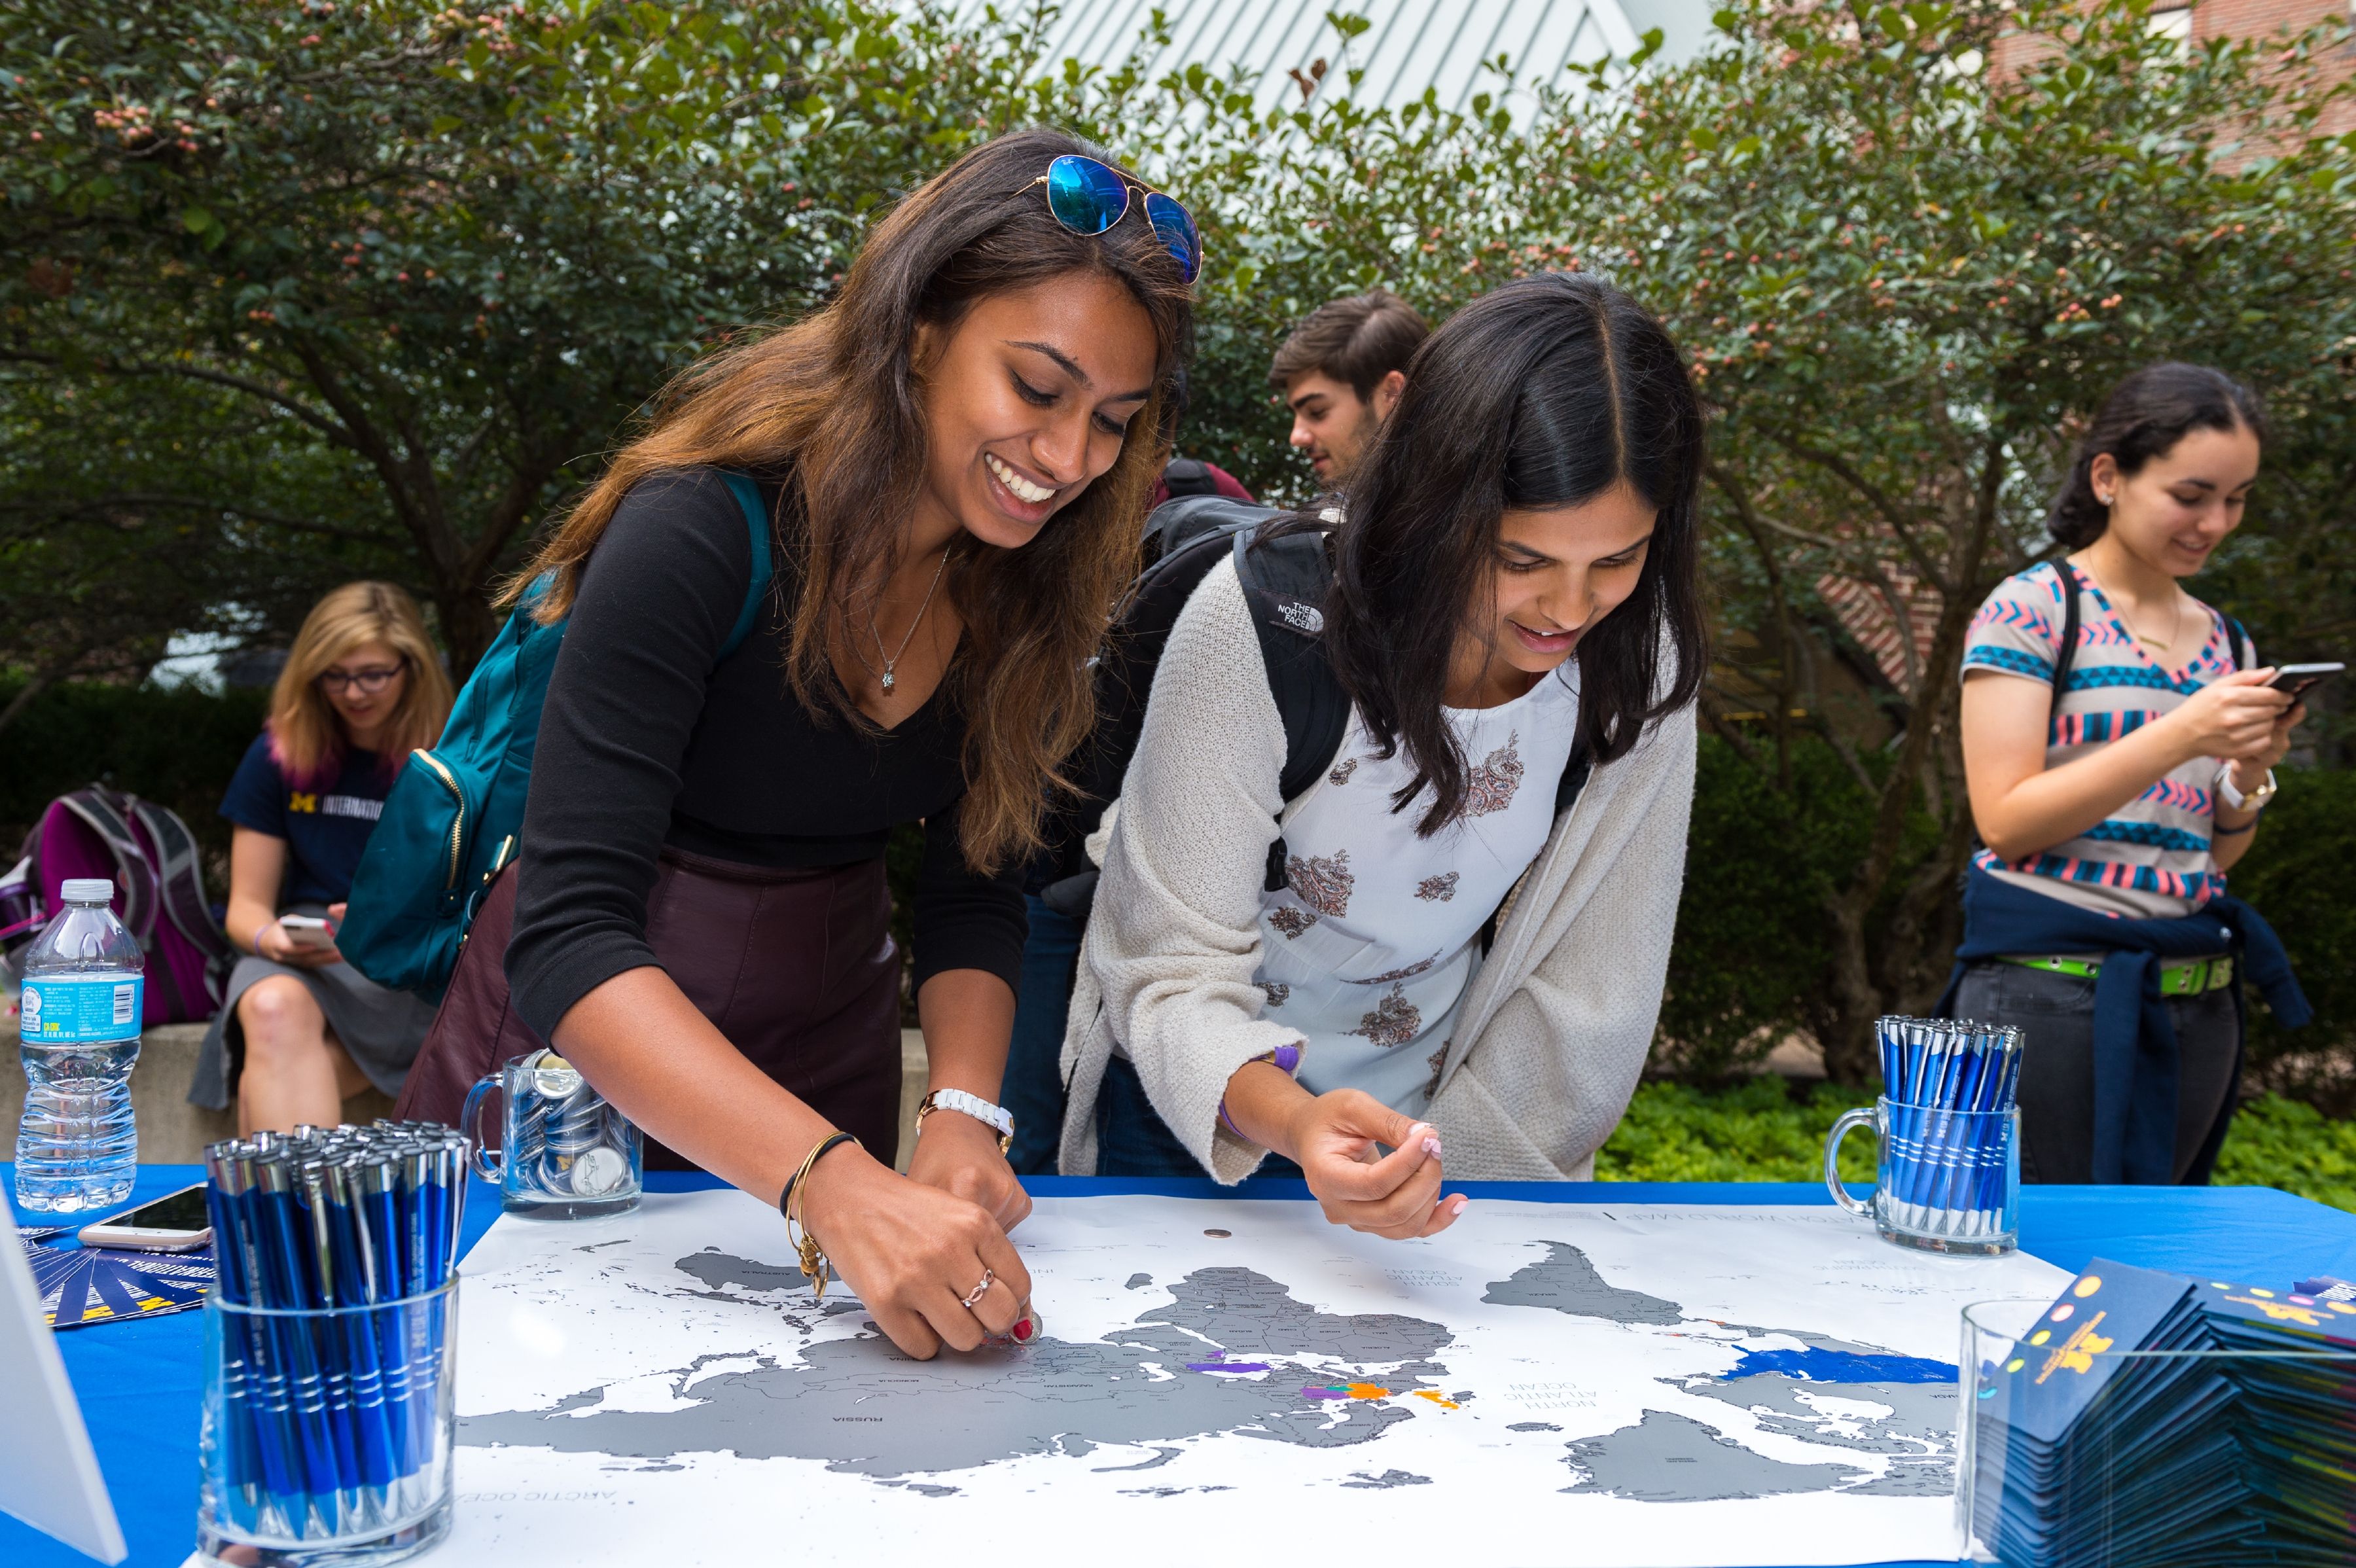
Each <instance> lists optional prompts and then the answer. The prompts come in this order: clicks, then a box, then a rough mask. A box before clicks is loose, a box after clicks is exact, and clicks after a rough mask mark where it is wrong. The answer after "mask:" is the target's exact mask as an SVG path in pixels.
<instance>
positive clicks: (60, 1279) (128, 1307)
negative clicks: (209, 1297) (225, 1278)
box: [25, 1231, 213, 1328]
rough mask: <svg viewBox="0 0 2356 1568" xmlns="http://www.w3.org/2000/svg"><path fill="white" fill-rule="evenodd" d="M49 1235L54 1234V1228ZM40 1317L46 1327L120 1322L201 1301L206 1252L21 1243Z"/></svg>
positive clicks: (209, 1277) (208, 1271)
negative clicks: (39, 1308) (147, 1250)
mask: <svg viewBox="0 0 2356 1568" xmlns="http://www.w3.org/2000/svg"><path fill="white" fill-rule="evenodd" d="M51 1234H55V1232H54V1231H52V1232H51ZM25 1261H26V1262H28V1263H30V1264H31V1265H32V1266H33V1286H34V1288H35V1289H36V1290H37V1291H39V1292H40V1294H41V1315H42V1316H44V1317H46V1318H47V1319H48V1324H49V1326H50V1327H52V1328H80V1327H82V1326H85V1325H88V1324H92V1323H124V1322H128V1321H130V1320H131V1319H133V1318H138V1317H158V1316H162V1315H163V1314H165V1313H167V1312H185V1311H187V1309H188V1308H189V1307H192V1306H201V1305H204V1300H205V1292H206V1290H207V1289H208V1288H209V1287H210V1285H211V1284H212V1283H213V1258H212V1254H211V1253H210V1252H135V1251H130V1250H128V1249H125V1248H118V1247H44V1246H37V1245H33V1244H30V1243H27V1246H26V1248H25Z"/></svg>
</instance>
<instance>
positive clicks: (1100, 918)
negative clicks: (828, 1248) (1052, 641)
mask: <svg viewBox="0 0 2356 1568" xmlns="http://www.w3.org/2000/svg"><path fill="white" fill-rule="evenodd" d="M1283 767H1284V725H1283V721H1282V719H1281V718H1280V716H1279V715H1278V714H1277V711H1276V700H1275V698H1274V697H1272V696H1271V695H1270V694H1269V687H1268V679H1267V675H1266V667H1265V665H1264V664H1263V662H1262V660H1261V656H1260V650H1259V639H1258V632H1257V631H1256V630H1255V629H1254V628H1253V625H1252V618H1251V613H1250V610H1249V609H1248V607H1247V606H1246V604H1245V601H1244V595H1243V588H1242V585H1240V584H1239V583H1238V582H1237V577H1236V572H1235V564H1234V561H1233V560H1232V558H1230V559H1226V560H1223V561H1221V562H1220V563H1219V564H1218V565H1216V566H1215V567H1213V568H1212V570H1211V574H1210V575H1209V576H1207V577H1205V579H1204V581H1203V584H1202V585H1201V586H1200V587H1198V588H1197V589H1196V590H1195V591H1194V596H1193V597H1192V598H1191V599H1189V600H1188V602H1187V605H1186V607H1185V609H1184V610H1183V612H1182V613H1181V614H1180V616H1179V618H1178V621H1177V624H1176V626H1175V627H1173V628H1172V630H1171V634H1170V640H1169V643H1168V645H1167V646H1166V648H1165V649H1164V650H1163V653H1162V662H1161V665H1160V668H1159V669H1158V670H1157V671H1156V672H1155V675H1154V678H1153V695H1152V701H1151V703H1150V704H1149V706H1148V707H1147V709H1146V714H1145V728H1144V732H1143V734H1142V736H1141V737H1140V739H1139V742H1138V747H1137V754H1136V756H1135V757H1133V758H1132V759H1131V760H1130V767H1129V773H1128V776H1127V777H1126V779H1124V780H1123V782H1122V785H1121V794H1120V800H1119V801H1118V802H1116V808H1115V810H1114V811H1113V812H1112V813H1111V815H1110V817H1109V819H1108V824H1107V829H1106V830H1105V831H1104V832H1101V833H1100V834H1099V838H1098V841H1092V843H1091V848H1092V849H1094V848H1096V845H1097V843H1099V842H1100V843H1102V846H1103V847H1102V849H1101V852H1100V854H1099V858H1100V859H1101V861H1102V863H1103V866H1104V875H1103V877H1102V879H1101V880H1100V882H1099V883H1098V887H1097V895H1096V907H1095V910H1094V912H1093V914H1092V915H1091V917H1090V918H1089V921H1088V928H1087V935H1086V937H1085V938H1084V939H1083V940H1082V942H1081V947H1080V958H1081V961H1080V964H1079V972H1078V977H1077V981H1076V984H1075V986H1074V988H1073V993H1072V1008H1071V1015H1070V1019H1069V1022H1068V1023H1067V1024H1066V1030H1065V1035H1064V1049H1063V1060H1062V1066H1063V1073H1064V1080H1065V1084H1066V1089H1067V1090H1068V1095H1069V1101H1068V1103H1069V1108H1068V1110H1067V1111H1066V1113H1065V1117H1064V1136H1063V1144H1062V1148H1061V1150H1060V1151H1059V1157H1058V1165H1059V1168H1060V1169H1062V1171H1063V1172H1064V1173H1065V1174H1066V1175H1088V1174H1091V1173H1093V1172H1094V1171H1095V1170H1096V1168H1097V1125H1096V1106H1097V1095H1098V1088H1099V1087H1100V1086H1101V1084H1102V1083H1103V1081H1104V1074H1105V1064H1106V1063H1107V1061H1108V1060H1109V1059H1110V1058H1111V1055H1112V1051H1113V1044H1114V1042H1115V1040H1119V1042H1120V1043H1121V1045H1122V1046H1123V1047H1125V1049H1126V1051H1127V1054H1128V1056H1129V1058H1130V1060H1131V1061H1132V1062H1133V1063H1134V1064H1135V1065H1136V1068H1137V1071H1138V1076H1139V1077H1140V1078H1141V1079H1142V1080H1143V1082H1144V1085H1145V1090H1146V1093H1147V1095H1148V1096H1149V1097H1150V1098H1151V1100H1152V1102H1153V1106H1154V1109H1155V1110H1157V1111H1159V1112H1161V1113H1162V1119H1163V1120H1164V1121H1165V1122H1168V1123H1169V1124H1170V1126H1171V1128H1172V1129H1173V1131H1174V1132H1175V1133H1176V1134H1177V1136H1178V1138H1179V1141H1180V1142H1182V1143H1183V1144H1185V1145H1186V1147H1187V1148H1188V1149H1189V1150H1191V1151H1192V1152H1193V1154H1194V1156H1195V1158H1197V1159H1199V1160H1201V1161H1202V1162H1203V1163H1204V1165H1205V1167H1207V1168H1208V1169H1209V1170H1210V1172H1211V1174H1212V1175H1213V1176H1216V1177H1217V1178H1218V1179H1219V1180H1220V1181H1222V1182H1228V1183H1233V1182H1237V1181H1241V1180H1242V1179H1243V1178H1244V1177H1246V1176H1249V1175H1250V1174H1251V1173H1252V1171H1253V1169H1254V1168H1255V1167H1257V1166H1258V1165H1259V1163H1260V1161H1261V1160H1262V1159H1263V1158H1265V1157H1266V1155H1267V1153H1268V1151H1266V1150H1265V1149H1262V1148H1260V1147H1259V1146H1258V1144H1251V1143H1248V1142H1246V1141H1245V1140H1244V1139H1241V1138H1238V1137H1237V1136H1236V1134H1235V1133H1231V1132H1229V1131H1228V1130H1227V1129H1226V1127H1224V1126H1221V1125H1220V1124H1219V1122H1218V1107H1219V1098H1220V1096H1221V1094H1222V1093H1224V1092H1225V1090H1226V1083H1227V1079H1228V1078H1229V1077H1230V1076H1232V1075H1233V1074H1234V1072H1235V1071H1236V1069H1237V1068H1239V1067H1241V1066H1242V1065H1243V1064H1244V1063H1246V1062H1248V1061H1249V1060H1251V1059H1252V1058H1255V1057H1258V1056H1262V1055H1264V1054H1266V1053H1267V1052H1269V1051H1270V1050H1272V1049H1274V1048H1275V1047H1277V1046H1278V1045H1280V1044H1282V1043H1285V1042H1287V1041H1290V1040H1296V1039H1298V1038H1299V1037H1300V1036H1299V1033H1298V1032H1297V1031H1295V1030H1292V1029H1289V1028H1286V1027H1285V1026H1282V1025H1280V1024H1275V1023H1270V1022H1268V1021H1266V1020H1264V1019H1262V1018H1261V1017H1260V1015H1259V1014H1260V1008H1261V1005H1262V1003H1263V1001H1264V1000H1265V999H1264V997H1263V996H1262V994H1261V993H1260V989H1259V987H1258V985H1256V984H1254V983H1253V982H1252V976H1253V974H1254V973H1255V972H1257V971H1258V967H1259V956H1260V953H1259V946H1260V944H1259V906H1260V886H1261V879H1262V877H1263V875H1265V871H1266V866H1267V863H1268V845H1269V838H1270V837H1271V829H1272V827H1273V825H1274V823H1275V821H1276V817H1277V812H1278V811H1279V810H1280V808H1281V807H1282V806H1283V805H1284V801H1283V800H1282V799H1281V798H1280V795H1279V793H1278V779H1279V777H1280V774H1281V773H1282V771H1283ZM1532 782H1533V783H1534V784H1536V783H1541V782H1546V781H1542V780H1533V781H1532ZM1693 783H1694V714H1693V710H1692V708H1691V707H1690V706H1688V707H1687V708H1684V709H1681V710H1679V711H1678V712H1676V713H1674V714H1670V715H1669V716H1668V717H1666V718H1665V719H1663V720H1662V721H1661V722H1660V723H1659V724H1657V725H1654V726H1652V727H1651V728H1649V729H1648V730H1647V731H1646V732H1645V734H1644V737H1643V738H1642V739H1641V740H1639V741H1638V742H1637V744H1636V746H1634V747H1633V749H1632V750H1631V751H1630V752H1629V753H1628V754H1627V755H1626V756H1624V757H1621V758H1620V759H1619V760H1618V761H1616V762H1613V763H1612V764H1610V765H1609V766H1607V767H1602V768H1596V769H1595V770H1594V773H1593V774H1592V776H1591V777H1590V779H1588V781H1587V786H1586V788H1585V789H1582V790H1580V795H1579V798H1578V800H1576V801H1575V802H1574V803H1573V805H1572V807H1571V809H1570V810H1569V811H1566V812H1564V813H1563V814H1562V816H1561V817H1560V818H1559V819H1558V821H1557V822H1556V823H1555V826H1554V831H1553V832H1552V833H1551V834H1550V835H1548V837H1547V844H1546V847H1545V848H1544V849H1543V850H1541V851H1540V852H1539V854H1538V858H1537V862H1536V863H1535V864H1534V865H1533V866H1532V868H1531V870H1530V871H1529V872H1528V873H1526V874H1525V875H1524V877H1523V879H1522V882H1521V884H1520V885H1519V886H1517V888H1516V890H1515V893H1513V894H1512V895H1509V896H1508V897H1507V899H1506V903H1505V918H1504V919H1503V920H1502V921H1501V922H1500V923H1499V926H1498V929H1497V933H1496V940H1495V942H1494V945H1493V946H1492V947H1491V949H1490V950H1489V953H1488V955H1487V957H1486V958H1485V959H1484V960H1483V962H1482V964H1481V966H1480V968H1479V969H1477V970H1476V971H1474V972H1473V975H1472V980H1471V982H1470V989H1469V991H1468V993H1467V994H1466V996H1465V1001H1464V1008H1463V1011H1462V1014H1460V1015H1459V1018H1458V1024H1457V1028H1456V1032H1455V1034H1454V1036H1452V1040H1451V1045H1450V1047H1449V1051H1448V1056H1447V1058H1446V1060H1445V1061H1444V1062H1443V1064H1442V1066H1441V1069H1440V1089H1439V1092H1438V1093H1437V1094H1436V1095H1435V1096H1434V1097H1433V1100H1432V1101H1431V1106H1430V1110H1429V1111H1428V1112H1426V1119H1427V1120H1429V1121H1430V1122H1431V1123H1432V1124H1433V1125H1434V1126H1435V1127H1437V1128H1438V1129H1439V1131H1440V1138H1441V1140H1442V1142H1443V1144H1445V1145H1446V1150H1447V1153H1446V1155H1445V1159H1446V1164H1447V1171H1448V1174H1449V1175H1450V1176H1453V1177H1461V1178H1466V1179H1475V1180H1479V1179H1489V1180H1525V1181H1526V1180H1538V1181H1551V1180H1572V1181H1578V1180H1584V1179H1587V1178H1589V1177H1590V1176H1591V1175H1592V1174H1593V1171H1594V1164H1595V1151H1596V1149H1597V1148H1598V1147H1599V1146H1600V1145H1601V1144H1602V1142H1603V1140H1604V1139H1605V1138H1606V1137H1608V1136H1609V1135H1610V1134H1611V1132H1612V1128H1613V1127H1614V1126H1616V1125H1617V1124H1618V1122H1619V1121H1620V1116H1621V1113H1622V1112H1623V1111H1625V1110H1626V1109H1627V1106H1628V1097H1629V1096H1630V1095H1631V1094H1633V1093H1634V1092H1635V1088H1636V1079H1637V1075H1638V1074H1639V1073H1640V1072H1641V1071H1642V1070H1643V1068H1644V1056H1645V1052H1646V1051H1647V1050H1648V1049H1649V1048H1650V1047H1651V1044H1652V1038H1653V1026H1654V1024H1655V1021H1656V1019H1657V1018H1658V1016H1659V1015H1660V1009H1661V986H1662V983H1663V981H1664V979H1665V975H1666V973H1667V970H1668V960H1669V937H1670V933H1671V931H1672V929H1674V927H1675V925H1676V912H1677V892H1678V887H1679V885H1680V883H1681V882H1682V881H1683V878H1684V870H1685V852H1686V823H1687V817H1688V815H1689V814H1690V812H1691V810H1692V805H1693Z"/></svg>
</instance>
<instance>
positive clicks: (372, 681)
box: [319, 664, 409, 697]
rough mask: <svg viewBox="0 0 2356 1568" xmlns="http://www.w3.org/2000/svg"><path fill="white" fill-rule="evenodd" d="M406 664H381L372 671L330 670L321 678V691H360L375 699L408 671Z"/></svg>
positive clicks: (361, 693)
mask: <svg viewBox="0 0 2356 1568" xmlns="http://www.w3.org/2000/svg"><path fill="white" fill-rule="evenodd" d="M408 668H409V666H408V665H406V664H380V665H378V666H376V667H375V668H374V669H372V670H352V671H344V670H329V671H325V672H324V673H322V674H321V675H320V677H319V689H320V690H321V691H325V692H348V691H355V690H356V691H358V692H359V693H360V695H362V696H363V697H373V696H375V695H376V694H377V693H379V692H381V691H383V690H384V689H385V688H386V687H387V686H390V685H391V684H392V681H393V677H394V676H396V675H398V674H400V673H401V672H402V671H403V670H406V669H408Z"/></svg>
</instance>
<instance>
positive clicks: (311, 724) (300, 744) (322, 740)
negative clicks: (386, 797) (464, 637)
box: [270, 583, 450, 784]
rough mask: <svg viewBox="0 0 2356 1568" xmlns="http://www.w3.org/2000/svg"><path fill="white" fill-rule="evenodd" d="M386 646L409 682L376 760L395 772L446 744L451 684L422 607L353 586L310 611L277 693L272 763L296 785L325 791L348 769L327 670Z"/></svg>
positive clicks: (386, 590) (382, 586)
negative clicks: (427, 749) (324, 684)
mask: <svg viewBox="0 0 2356 1568" xmlns="http://www.w3.org/2000/svg"><path fill="white" fill-rule="evenodd" d="M372 642H380V643H382V644H384V645H385V646H386V647H387V648H390V649H391V650H393V651H394V652H395V653H398V654H400V655H401V662H402V670H403V671H404V672H405V673H406V674H407V676H408V680H407V682H405V683H404V684H403V685H402V692H401V701H400V702H398V703H394V704H393V709H392V712H391V714H389V715H387V717H386V719H385V721H384V731H383V734H382V736H381V737H380V739H379V741H378V742H377V757H378V758H379V759H380V761H381V762H382V763H383V764H384V767H385V769H386V771H388V772H391V771H393V770H395V769H398V768H400V767H401V765H402V763H403V762H405V761H407V760H408V759H409V754H410V752H412V750H414V749H415V748H417V747H418V746H432V745H433V744H434V742H435V741H436V740H438V739H439V738H441V735H442V723H443V721H444V719H447V718H448V717H449V716H450V677H449V676H448V675H446V674H444V673H443V670H442V660H440V658H439V657H437V656H436V655H435V653H434V644H433V642H432V641H431V640H430V639H428V638H427V637H426V635H425V618H424V617H423V616H421V615H419V614H418V613H417V601H416V600H415V599H412V598H411V597H410V596H408V595H407V594H405V593H403V592H402V591H401V589H399V588H397V587H395V586H394V585H392V584H391V583H346V584H345V585H343V586H342V587H340V588H337V589H336V590H335V591H334V592H332V593H330V594H328V595H327V596H326V597H324V598H322V599H321V600H320V601H319V602H318V603H317V604H316V605H313V606H312V607H311V613H310V614H309V615H307V616H305V617H304V618H303V629H302V630H300V631H298V632H296V633H295V646H294V647H293V648H291V649H289V650H287V653H286V662H285V664H284V667H282V668H281V669H280V670H279V671H278V682H277V684H276V685H275V686H273V687H272V688H271V693H270V757H271V760H272V761H273V762H275V763H277V764H278V770H279V771H280V772H281V773H284V775H286V777H287V779H288V780H289V781H290V782H293V783H295V784H314V783H323V782H325V781H326V780H327V779H329V778H330V777H332V776H333V775H334V773H335V771H336V768H337V766H338V765H339V764H340V763H341V762H342V761H343V758H344V747H345V746H346V745H347V744H348V742H347V738H346V736H345V735H344V721H343V719H342V718H341V717H340V716H339V715H338V714H337V713H336V709H335V705H334V704H333V703H329V702H328V701H327V693H324V692H322V691H320V690H319V677H320V675H321V674H322V673H324V672H325V671H326V670H327V667H328V666H329V665H331V664H333V663H335V662H336V660H338V659H341V658H344V657H345V656H346V655H348V654H349V653H351V652H352V651H353V650H355V649H361V648H366V647H367V646H368V645H369V644H370V643H372Z"/></svg>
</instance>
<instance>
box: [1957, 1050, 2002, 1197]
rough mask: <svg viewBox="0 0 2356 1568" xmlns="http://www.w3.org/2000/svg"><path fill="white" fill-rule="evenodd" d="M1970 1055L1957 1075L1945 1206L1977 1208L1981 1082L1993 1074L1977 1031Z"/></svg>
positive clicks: (1969, 1051)
mask: <svg viewBox="0 0 2356 1568" xmlns="http://www.w3.org/2000/svg"><path fill="white" fill-rule="evenodd" d="M1965 1049H1966V1050H1967V1052H1968V1053H1969V1054H1968V1058H1967V1059H1966V1060H1965V1063H1964V1067H1963V1070H1962V1071H1961V1072H1960V1073H1959V1074H1957V1077H1956V1084H1955V1100H1956V1103H1957V1106H1958V1108H1959V1109H1958V1111H1957V1112H1954V1113H1953V1114H1951V1116H1950V1117H1949V1121H1948V1136H1947V1143H1948V1144H1949V1153H1948V1156H1947V1159H1948V1173H1947V1189H1946V1207H1947V1208H1950V1209H1955V1208H1978V1207H1979V1204H1978V1201H1977V1193H1978V1190H1979V1179H1978V1178H1979V1144H1980V1127H1981V1125H1982V1123H1981V1122H1980V1120H1979V1118H1978V1117H1977V1115H1976V1114H1975V1112H1976V1111H1977V1110H1978V1107H1979V1100H1980V1085H1981V1084H1982V1082H1983V1081H1984V1080H1986V1079H1988V1078H1989V1077H1991V1076H1992V1075H1991V1074H1990V1073H1989V1071H1988V1057H1987V1047H1986V1046H1985V1044H1984V1043H1983V1042H1982V1039H1981V1036H1979V1035H1977V1034H1976V1033H1975V1034H1974V1035H1973V1036H1971V1038H1970V1041H1969V1043H1968V1045H1967V1046H1966V1047H1965Z"/></svg>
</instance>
